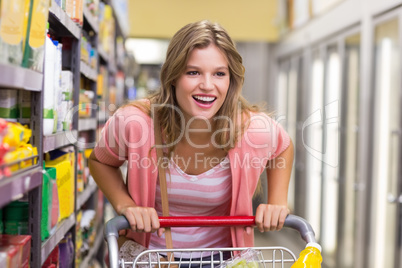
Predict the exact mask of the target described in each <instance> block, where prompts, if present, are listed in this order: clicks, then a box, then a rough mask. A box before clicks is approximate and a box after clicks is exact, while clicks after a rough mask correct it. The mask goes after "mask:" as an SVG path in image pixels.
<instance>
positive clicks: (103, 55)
mask: <svg viewBox="0 0 402 268" xmlns="http://www.w3.org/2000/svg"><path fill="white" fill-rule="evenodd" d="M98 54H99V56H100V57H101V59H103V61H105V62H108V61H109V57H108V54H107V53H106V51H105V50H104V49H103V47H102V46H101V45H98Z"/></svg>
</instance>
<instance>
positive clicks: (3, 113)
mask: <svg viewBox="0 0 402 268" xmlns="http://www.w3.org/2000/svg"><path fill="white" fill-rule="evenodd" d="M0 53H1V52H0ZM0 117H1V118H4V119H6V120H7V121H14V122H16V121H17V119H18V117H19V111H18V90H15V89H0Z"/></svg>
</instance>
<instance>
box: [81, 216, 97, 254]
mask: <svg viewBox="0 0 402 268" xmlns="http://www.w3.org/2000/svg"><path fill="white" fill-rule="evenodd" d="M95 216H96V215H95V210H92V209H88V210H82V217H81V221H80V228H81V235H82V247H81V249H80V251H81V252H80V254H81V256H82V257H83V258H85V256H86V255H88V252H89V249H90V248H91V247H92V245H93V243H94V241H95V237H96V222H95Z"/></svg>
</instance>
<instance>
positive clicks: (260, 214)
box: [90, 21, 293, 258]
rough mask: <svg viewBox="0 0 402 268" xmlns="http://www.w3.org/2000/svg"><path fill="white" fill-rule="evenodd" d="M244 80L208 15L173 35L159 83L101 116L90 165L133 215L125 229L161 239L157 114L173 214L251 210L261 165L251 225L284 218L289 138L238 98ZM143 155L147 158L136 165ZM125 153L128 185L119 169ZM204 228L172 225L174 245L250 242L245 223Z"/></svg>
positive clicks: (117, 204) (154, 243)
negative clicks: (264, 195)
mask: <svg viewBox="0 0 402 268" xmlns="http://www.w3.org/2000/svg"><path fill="white" fill-rule="evenodd" d="M243 81H244V67H243V64H242V58H241V56H240V54H239V53H238V51H237V50H236V48H235V46H234V43H233V41H232V39H231V38H230V36H229V35H228V33H227V32H226V31H225V30H224V29H223V28H222V27H221V26H220V25H218V24H214V23H211V22H209V21H199V22H195V23H191V24H188V25H186V26H184V27H183V28H181V29H180V30H179V31H178V32H177V33H176V34H175V35H174V37H173V38H172V40H171V42H170V44H169V47H168V50H167V54H166V61H165V63H164V64H163V66H162V70H161V88H160V90H159V92H157V93H155V94H154V95H152V96H149V97H148V98H147V99H146V100H139V101H135V102H133V103H131V104H129V105H126V106H124V107H122V108H120V109H119V110H118V111H117V112H116V113H115V114H114V115H113V117H112V118H110V119H109V120H108V122H107V123H106V124H105V127H104V130H103V131H102V137H101V140H100V142H99V144H98V145H97V146H96V147H95V149H94V152H93V154H92V155H91V157H90V169H91V173H92V175H93V177H94V179H95V181H96V182H97V183H98V185H99V187H100V189H101V190H102V191H103V192H104V193H105V195H106V197H107V198H108V200H109V201H110V202H111V204H112V205H113V206H114V208H115V210H116V211H117V212H118V213H119V214H121V215H124V216H126V218H127V220H128V221H129V222H130V226H131V231H130V232H129V233H128V235H127V237H128V238H130V239H134V240H135V241H136V242H138V243H141V244H142V245H143V246H145V247H150V248H161V247H165V240H164V239H163V238H161V236H162V234H163V231H164V229H161V228H159V227H160V224H159V219H158V215H161V214H162V205H161V192H162V190H161V189H160V186H159V179H158V173H157V168H156V164H155V163H158V159H157V157H156V153H155V141H154V133H153V131H152V130H153V125H154V122H155V121H154V119H155V117H157V119H158V122H159V125H160V129H161V133H160V134H161V135H162V139H163V143H164V144H163V145H164V149H165V150H164V156H165V159H167V161H166V162H167V163H168V165H167V167H166V169H167V171H168V172H167V174H166V175H167V176H168V178H167V180H168V181H169V182H170V183H169V189H168V193H169V196H168V199H169V211H170V215H172V216H189V215H202V216H224V215H232V216H236V215H252V213H253V211H252V198H253V194H254V192H255V190H256V189H257V187H258V183H259V177H260V175H261V174H262V172H263V171H264V170H265V169H267V176H268V203H267V204H260V205H259V206H258V208H257V211H256V215H255V219H256V225H257V228H258V229H259V230H260V231H261V232H264V231H269V230H278V229H281V228H282V227H283V223H284V220H285V217H286V215H287V214H288V213H289V210H288V208H287V191H288V185H289V178H290V173H291V169H292V163H293V145H292V142H291V141H290V138H289V135H288V134H287V133H286V132H285V131H284V130H283V129H282V127H281V126H280V125H279V124H277V123H276V122H274V121H273V120H272V119H271V118H270V117H269V116H268V115H267V114H266V113H263V112H261V111H260V110H261V109H260V108H259V107H257V106H252V105H250V104H249V103H248V102H247V101H246V100H245V99H244V98H243V97H242V95H241V90H242V85H243ZM144 159H146V160H147V161H146V162H147V163H152V165H148V166H144V165H142V163H143V162H144V161H143V160H144ZM275 159H281V163H283V164H282V165H277V164H275V163H274V161H275ZM126 160H127V161H128V166H129V169H128V174H127V186H126V185H125V184H124V182H123V180H122V175H121V173H120V171H119V166H120V165H122V164H123V163H124V162H125V161H126ZM148 160H149V161H148ZM205 228H206V227H197V228H195V229H194V228H182V229H179V230H176V229H172V238H173V247H174V248H183V247H184V248H185V247H194V248H210V247H231V246H234V247H242V246H248V247H250V246H253V239H254V237H253V232H252V231H251V229H246V230H245V229H243V228H242V227H237V228H229V227H219V228H213V229H212V230H211V229H205ZM132 231H136V232H138V233H134V232H132ZM156 231H157V233H155V232H156ZM151 233H152V234H151ZM128 246H129V245H128ZM123 249H124V246H123ZM123 251H124V250H123ZM175 257H178V256H175ZM179 257H180V256H179ZM181 257H184V258H186V256H181ZM192 257H195V258H196V257H197V256H194V255H192ZM198 257H200V256H198ZM203 257H205V256H203Z"/></svg>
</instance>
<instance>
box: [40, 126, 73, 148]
mask: <svg viewBox="0 0 402 268" xmlns="http://www.w3.org/2000/svg"><path fill="white" fill-rule="evenodd" d="M77 134H78V131H77V130H72V131H71V132H70V133H67V132H66V131H63V132H58V133H55V134H52V135H49V136H43V152H44V153H47V152H50V151H53V150H56V149H59V148H61V147H64V146H67V145H74V144H75V141H76V139H74V137H77Z"/></svg>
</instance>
